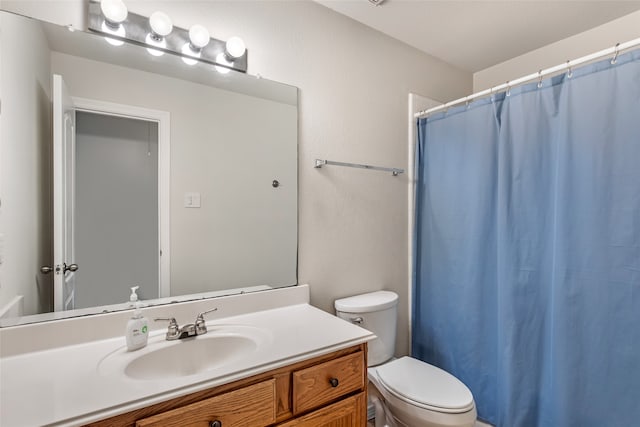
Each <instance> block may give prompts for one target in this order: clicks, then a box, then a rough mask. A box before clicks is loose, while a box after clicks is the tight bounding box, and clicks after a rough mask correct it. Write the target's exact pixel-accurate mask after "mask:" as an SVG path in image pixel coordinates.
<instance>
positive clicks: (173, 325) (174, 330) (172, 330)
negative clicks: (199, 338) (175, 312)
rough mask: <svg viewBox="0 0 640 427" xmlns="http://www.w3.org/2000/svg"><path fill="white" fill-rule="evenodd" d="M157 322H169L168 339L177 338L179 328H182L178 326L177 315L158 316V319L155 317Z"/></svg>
mask: <svg viewBox="0 0 640 427" xmlns="http://www.w3.org/2000/svg"><path fill="white" fill-rule="evenodd" d="M153 320H154V321H155V322H158V321H166V322H169V328H168V329H167V339H168V340H169V339H175V338H176V337H177V336H178V334H179V332H180V331H179V330H180V328H179V327H178V322H176V318H175V317H158V318H156V319H153Z"/></svg>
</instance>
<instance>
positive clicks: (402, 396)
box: [335, 291, 476, 427]
mask: <svg viewBox="0 0 640 427" xmlns="http://www.w3.org/2000/svg"><path fill="white" fill-rule="evenodd" d="M397 305H398V296H397V295H396V294H395V293H393V292H389V291H378V292H371V293H368V294H363V295H356V296H353V297H348V298H343V299H339V300H336V301H335V308H336V314H337V315H338V317H340V318H343V319H345V320H348V321H351V322H353V323H357V324H359V325H360V326H362V327H363V328H365V329H368V330H370V331H371V332H373V333H374V334H376V336H377V338H376V339H375V340H373V341H371V342H369V350H368V361H369V368H368V376H369V396H370V399H375V400H376V401H379V402H380V403H381V404H382V405H376V406H377V407H378V409H377V410H376V426H382V425H385V424H388V425H392V426H393V424H395V425H397V426H400V427H405V426H406V427H472V426H473V425H474V424H475V420H476V408H475V403H474V400H473V395H472V394H471V391H470V390H469V389H468V388H467V386H465V385H464V384H463V383H462V382H461V381H460V380H458V379H457V378H456V377H454V376H453V375H451V374H449V373H448V372H446V371H444V370H442V369H440V368H437V367H435V366H433V365H429V364H428V363H425V362H422V361H420V360H417V359H414V358H412V357H401V358H399V359H394V358H393V353H394V350H395V333H396V319H397ZM381 417H384V418H385V422H383V423H380V422H379V421H380V418H381Z"/></svg>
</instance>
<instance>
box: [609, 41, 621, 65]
mask: <svg viewBox="0 0 640 427" xmlns="http://www.w3.org/2000/svg"><path fill="white" fill-rule="evenodd" d="M619 53H620V43H616V50H615V53H614V54H613V59H612V60H611V65H615V63H616V62H618V54H619Z"/></svg>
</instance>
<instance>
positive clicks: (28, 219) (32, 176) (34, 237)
mask: <svg viewBox="0 0 640 427" xmlns="http://www.w3.org/2000/svg"><path fill="white" fill-rule="evenodd" d="M1 19H2V20H1V23H0V28H1V29H2V32H1V33H0V74H1V76H2V78H1V79H0V82H2V86H1V87H0V95H1V96H2V113H1V114H0V203H1V205H0V234H2V240H3V241H2V242H1V243H0V246H2V248H1V250H2V254H1V256H0V257H1V258H2V263H1V264H0V311H2V309H3V307H5V306H6V304H8V303H9V302H10V301H12V300H13V299H14V297H16V295H23V296H24V307H23V309H24V314H25V315H28V314H34V313H38V312H39V310H42V309H49V308H50V297H51V293H52V276H53V275H52V274H49V275H46V276H45V275H42V274H40V273H39V270H40V266H42V265H47V264H49V265H51V264H50V263H51V258H52V253H51V249H52V247H51V245H52V243H51V233H52V231H51V222H50V214H51V182H50V180H49V179H48V177H49V176H50V170H51V169H50V161H51V148H50V134H51V132H50V129H51V119H50V115H51V108H50V105H49V104H50V100H49V97H50V86H51V82H50V79H51V75H50V69H49V49H48V46H47V42H46V39H45V38H44V35H43V34H42V33H41V32H40V30H39V28H38V27H37V26H35V25H34V26H33V27H34V28H29V29H26V28H24V27H22V21H20V20H16V19H12V17H7V16H4V17H2V18H1ZM27 25H28V24H27ZM10 34H24V35H25V37H27V38H30V39H31V40H28V39H25V40H22V42H24V43H26V44H27V45H28V46H34V48H33V49H31V50H29V51H25V50H24V49H22V46H23V44H22V43H19V42H18V41H17V40H15V39H13V38H12V37H10V36H9V35H10ZM6 58H16V60H11V61H8V60H7V59H6ZM9 82H10V83H9ZM34 121H35V123H36V124H37V125H34ZM34 171H35V172H34Z"/></svg>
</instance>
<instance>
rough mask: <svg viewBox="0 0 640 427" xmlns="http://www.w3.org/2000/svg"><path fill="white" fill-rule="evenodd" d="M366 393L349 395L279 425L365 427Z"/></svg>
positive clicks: (287, 426) (296, 426)
mask: <svg viewBox="0 0 640 427" xmlns="http://www.w3.org/2000/svg"><path fill="white" fill-rule="evenodd" d="M366 404H367V402H366V394H365V393H364V392H362V393H359V394H356V395H355V396H351V397H348V398H346V399H344V400H341V401H339V402H337V403H334V404H333V405H329V406H325V407H324V408H321V409H318V410H317V411H314V412H311V413H310V414H307V415H304V416H302V417H299V418H296V419H295V420H291V421H288V422H286V423H283V424H279V427H302V426H304V427H365V426H366V425H367V407H366Z"/></svg>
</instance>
